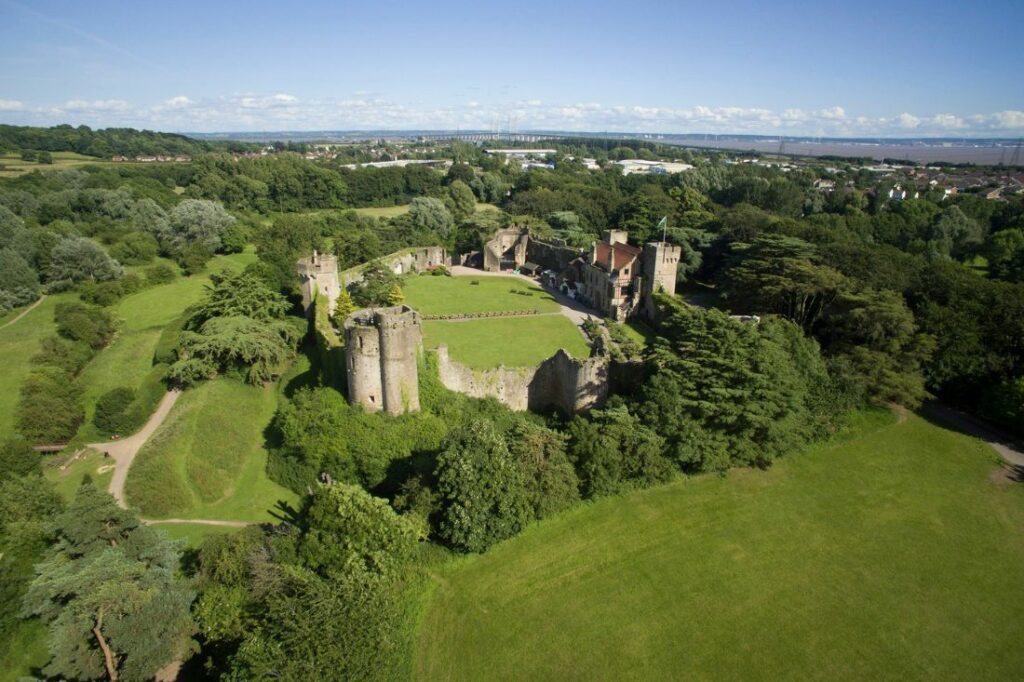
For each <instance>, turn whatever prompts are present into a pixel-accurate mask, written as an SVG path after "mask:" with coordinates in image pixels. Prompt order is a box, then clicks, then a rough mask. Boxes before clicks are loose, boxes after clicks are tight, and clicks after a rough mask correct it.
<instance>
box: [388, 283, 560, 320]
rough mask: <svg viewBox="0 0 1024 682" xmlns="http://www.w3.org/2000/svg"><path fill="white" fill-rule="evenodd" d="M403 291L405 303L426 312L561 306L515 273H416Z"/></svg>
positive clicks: (552, 309) (547, 309)
mask: <svg viewBox="0 0 1024 682" xmlns="http://www.w3.org/2000/svg"><path fill="white" fill-rule="evenodd" d="M402 292H403V293H404V294H405V303H406V304H407V305H410V306H412V307H413V308H415V309H416V310H418V311H419V312H420V313H421V314H423V315H457V314H462V313H483V312H508V311H519V310H539V311H541V312H545V313H551V312H558V311H559V310H560V306H559V305H558V302H557V301H555V299H554V297H553V296H552V295H551V294H550V293H548V292H546V291H544V290H543V289H541V288H540V287H538V286H535V285H533V284H530V283H529V282H525V281H523V280H521V279H517V278H515V277H471V276H466V277H435V276H433V275H413V276H411V277H408V278H406V280H405V282H403V283H402Z"/></svg>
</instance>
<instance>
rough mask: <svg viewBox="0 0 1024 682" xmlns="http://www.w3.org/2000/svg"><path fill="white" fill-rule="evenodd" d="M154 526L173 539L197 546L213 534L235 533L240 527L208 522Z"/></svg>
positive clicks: (188, 545)
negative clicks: (212, 524) (216, 524)
mask: <svg viewBox="0 0 1024 682" xmlns="http://www.w3.org/2000/svg"><path fill="white" fill-rule="evenodd" d="M153 527H154V528H156V529H158V530H161V531H163V532H164V533H166V534H167V537H169V538H170V539H172V540H184V541H185V546H186V547H192V548H197V547H199V546H200V545H201V544H203V540H205V539H206V538H208V537H210V536H211V535H225V534H227V533H235V532H237V531H238V530H239V529H238V528H232V527H230V526H211V525H210V524H208V523H160V524H157V525H155V526H153Z"/></svg>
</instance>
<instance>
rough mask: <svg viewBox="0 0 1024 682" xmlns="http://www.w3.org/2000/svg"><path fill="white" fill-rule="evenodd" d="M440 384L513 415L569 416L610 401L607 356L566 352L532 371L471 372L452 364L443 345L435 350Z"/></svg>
mask: <svg viewBox="0 0 1024 682" xmlns="http://www.w3.org/2000/svg"><path fill="white" fill-rule="evenodd" d="M436 353H437V369H438V374H439V376H440V378H441V383H442V384H444V386H445V387H446V388H448V389H449V390H452V391H456V392H458V393H465V394H466V395H469V396H473V397H474V398H486V397H492V398H496V399H497V400H499V401H501V402H502V403H504V404H506V405H508V406H509V407H510V408H512V409H513V410H519V411H523V410H531V411H534V412H543V411H545V410H548V409H551V408H552V407H554V408H558V409H559V410H561V411H562V412H563V413H565V414H567V415H574V414H577V413H579V412H585V411H587V410H589V409H591V408H593V407H597V406H600V405H601V404H602V403H603V402H604V401H605V399H606V398H607V397H608V357H607V356H606V355H604V354H599V355H593V356H591V357H590V358H587V359H585V360H577V359H575V358H573V357H572V356H571V355H569V354H568V353H566V352H565V351H564V350H559V351H558V352H557V353H555V354H554V355H553V356H551V357H550V358H548V359H547V360H545V361H544V362H542V363H540V364H539V365H537V366H536V367H515V368H508V367H497V368H495V369H488V370H475V369H472V368H470V367H467V366H466V365H463V364H462V363H459V362H456V361H455V360H452V359H451V357H449V355H448V347H447V346H443V345H442V346H438V348H437V350H436Z"/></svg>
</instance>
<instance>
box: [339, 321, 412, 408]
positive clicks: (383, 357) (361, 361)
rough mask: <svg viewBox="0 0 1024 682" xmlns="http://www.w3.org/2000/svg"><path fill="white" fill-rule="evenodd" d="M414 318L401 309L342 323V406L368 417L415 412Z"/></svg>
mask: <svg viewBox="0 0 1024 682" xmlns="http://www.w3.org/2000/svg"><path fill="white" fill-rule="evenodd" d="M422 342H423V333H422V325H421V322H420V315H419V313H417V312H416V311H415V310H413V309H412V308H410V307H409V306H407V305H402V306H392V307H390V308H366V309H364V310H357V311H356V312H354V313H352V314H351V315H349V316H348V318H347V319H346V320H345V362H346V365H347V368H348V400H349V402H350V403H352V404H359V405H362V406H363V407H364V408H365V409H366V410H367V411H369V412H379V411H381V410H384V411H385V412H387V413H388V414H402V413H403V412H412V411H417V410H419V409H420V392H419V372H418V367H417V362H418V359H419V353H420V347H421V345H422Z"/></svg>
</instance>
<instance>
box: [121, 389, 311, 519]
mask: <svg viewBox="0 0 1024 682" xmlns="http://www.w3.org/2000/svg"><path fill="white" fill-rule="evenodd" d="M277 396H278V393H277V391H276V389H275V388H274V387H272V386H271V387H266V388H254V387H252V386H247V385H245V384H243V383H241V382H238V381H235V380H232V379H226V378H221V379H216V380H213V381H208V382H205V383H203V384H200V385H199V386H197V387H196V388H193V389H190V390H188V391H186V392H185V393H184V395H182V396H181V398H179V399H178V402H177V403H176V404H175V406H174V408H173V409H172V410H171V413H170V415H169V416H168V417H167V420H166V421H165V422H164V423H163V425H162V426H161V427H160V428H159V429H158V430H157V432H156V433H154V434H153V436H152V438H150V440H149V442H147V443H146V444H145V445H144V446H143V448H142V450H141V451H140V452H139V454H138V455H137V457H136V459H135V462H134V463H133V464H132V468H131V470H130V471H129V472H128V480H127V483H126V493H127V496H128V500H129V502H130V503H131V504H132V505H133V506H136V507H138V508H139V509H140V510H141V511H142V514H143V515H145V516H149V517H153V518H172V517H173V518H196V519H198V518H203V519H225V520H237V521H270V520H273V519H274V516H273V515H272V512H273V511H274V510H275V507H276V505H277V503H278V501H279V500H280V501H285V502H286V503H288V504H292V505H294V504H295V503H296V500H297V497H296V496H295V494H294V493H292V492H290V491H288V490H286V489H284V488H282V487H280V486H278V485H277V484H276V483H274V482H273V481H271V480H270V479H268V478H267V476H266V462H267V452H266V450H264V449H263V442H264V440H263V430H264V429H265V428H266V426H267V424H268V423H269V422H270V419H271V417H273V415H274V410H275V409H276V407H277Z"/></svg>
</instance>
